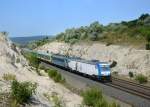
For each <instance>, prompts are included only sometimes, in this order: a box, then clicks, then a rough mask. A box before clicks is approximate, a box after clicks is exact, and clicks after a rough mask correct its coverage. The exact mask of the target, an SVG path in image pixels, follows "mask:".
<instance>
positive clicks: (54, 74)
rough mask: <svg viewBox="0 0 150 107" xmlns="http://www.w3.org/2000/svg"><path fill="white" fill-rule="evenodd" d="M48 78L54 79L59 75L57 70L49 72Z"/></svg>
mask: <svg viewBox="0 0 150 107" xmlns="http://www.w3.org/2000/svg"><path fill="white" fill-rule="evenodd" d="M47 72H48V76H49V77H51V78H53V77H55V76H56V75H57V71H56V70H48V71H47Z"/></svg>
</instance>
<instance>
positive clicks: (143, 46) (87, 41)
mask: <svg viewBox="0 0 150 107" xmlns="http://www.w3.org/2000/svg"><path fill="white" fill-rule="evenodd" d="M149 49H150V15H149V14H143V15H141V16H140V17H139V18H138V19H135V20H132V21H122V22H121V23H111V24H109V25H106V26H103V25H101V24H99V22H94V23H92V24H90V25H89V26H85V27H83V26H81V27H80V28H72V29H67V30H66V31H65V32H63V33H60V34H58V35H56V38H55V40H53V41H52V42H50V43H46V44H45V45H43V46H40V47H38V48H37V49H36V50H41V51H46V52H47V51H49V52H53V53H59V54H64V55H69V56H77V57H81V58H84V59H89V60H93V59H96V60H100V61H107V62H111V63H112V62H114V61H115V62H117V66H115V67H114V68H112V72H117V73H119V74H121V75H126V76H128V75H129V72H133V73H134V74H135V75H137V74H141V73H142V74H144V75H146V76H148V77H150V51H149Z"/></svg>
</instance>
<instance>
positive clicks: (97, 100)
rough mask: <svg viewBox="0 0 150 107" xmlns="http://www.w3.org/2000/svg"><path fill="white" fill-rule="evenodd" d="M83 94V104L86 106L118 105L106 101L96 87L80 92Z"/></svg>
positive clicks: (109, 106)
mask: <svg viewBox="0 0 150 107" xmlns="http://www.w3.org/2000/svg"><path fill="white" fill-rule="evenodd" d="M82 96H83V106H84V105H86V106H88V107H120V105H118V104H116V103H115V102H113V103H108V101H107V100H106V99H105V98H104V97H103V95H102V92H101V90H100V89H98V88H95V87H94V88H90V89H88V90H86V91H84V92H83V93H82Z"/></svg>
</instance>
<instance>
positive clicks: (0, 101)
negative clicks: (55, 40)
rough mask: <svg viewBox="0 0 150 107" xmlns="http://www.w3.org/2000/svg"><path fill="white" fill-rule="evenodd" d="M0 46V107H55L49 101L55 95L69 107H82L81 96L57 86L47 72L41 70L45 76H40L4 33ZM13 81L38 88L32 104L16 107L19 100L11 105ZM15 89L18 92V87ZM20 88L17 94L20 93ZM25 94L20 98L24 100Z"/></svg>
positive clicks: (0, 35) (1, 35)
mask: <svg viewBox="0 0 150 107" xmlns="http://www.w3.org/2000/svg"><path fill="white" fill-rule="evenodd" d="M0 46H1V48H0V107H22V106H23V107H52V106H54V105H55V103H54V101H53V100H50V98H52V96H54V93H55V94H56V95H57V96H58V98H57V100H59V99H61V101H63V102H64V103H65V104H66V105H65V106H66V107H74V106H76V105H79V104H81V101H82V98H81V97H80V96H78V95H76V94H74V93H72V92H71V91H70V90H68V89H67V88H65V87H64V86H63V85H61V84H58V83H55V82H54V81H53V80H52V79H51V78H49V77H48V75H47V74H46V73H45V72H44V71H42V70H41V71H40V72H41V73H42V75H41V76H40V75H38V74H37V73H36V71H35V69H34V68H33V67H31V66H29V64H28V61H26V59H25V58H24V57H23V56H22V54H21V50H20V49H19V48H18V47H16V46H15V45H14V44H13V43H12V42H11V41H10V40H9V39H8V37H7V35H5V33H4V32H3V33H0ZM12 78H16V80H17V81H19V82H23V81H24V82H25V81H27V82H32V83H36V84H37V89H36V93H35V94H34V95H33V96H32V98H31V99H30V100H31V102H30V103H27V104H23V105H20V106H17V105H16V100H14V101H13V102H11V103H10V101H11V100H13V99H12V97H10V96H11V95H10V94H9V93H10V92H12V87H11V84H12V80H11V79H12ZM27 84H29V83H27ZM27 84H26V85H27ZM15 87H16V88H17V84H16V85H15ZM20 87H21V86H20ZM20 87H19V88H18V90H21V89H20ZM25 88H26V87H25ZM24 92H25V91H23V92H22V93H20V94H21V95H22V96H23V94H24ZM26 96H27V95H26ZM47 96H48V97H47ZM9 99H11V100H9Z"/></svg>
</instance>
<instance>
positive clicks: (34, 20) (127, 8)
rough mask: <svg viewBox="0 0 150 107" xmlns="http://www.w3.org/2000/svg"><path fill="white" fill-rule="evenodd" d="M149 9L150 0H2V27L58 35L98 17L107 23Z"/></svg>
mask: <svg viewBox="0 0 150 107" xmlns="http://www.w3.org/2000/svg"><path fill="white" fill-rule="evenodd" d="M142 13H150V0H0V31H8V32H9V35H10V36H34V35H43V34H48V35H55V34H57V33H59V32H63V31H64V30H65V29H67V28H72V27H79V26H85V25H89V24H90V23H91V22H93V21H99V22H100V23H102V24H104V25H106V24H108V23H110V22H120V21H122V20H131V19H135V18H137V17H139V16H140V15H141V14H142Z"/></svg>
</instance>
